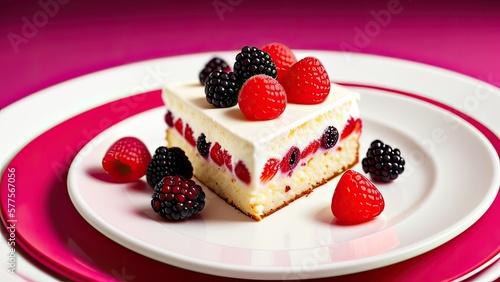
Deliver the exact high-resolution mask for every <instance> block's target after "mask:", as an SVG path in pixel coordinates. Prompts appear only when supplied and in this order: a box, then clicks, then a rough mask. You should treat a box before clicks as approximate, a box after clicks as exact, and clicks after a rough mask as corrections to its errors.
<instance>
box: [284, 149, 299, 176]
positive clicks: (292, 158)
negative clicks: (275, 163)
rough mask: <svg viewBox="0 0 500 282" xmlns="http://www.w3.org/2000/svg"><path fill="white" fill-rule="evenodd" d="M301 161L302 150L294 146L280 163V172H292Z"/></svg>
mask: <svg viewBox="0 0 500 282" xmlns="http://www.w3.org/2000/svg"><path fill="white" fill-rule="evenodd" d="M299 161H300V150H299V148H297V147H295V146H293V147H292V148H290V150H289V151H288V152H287V153H286V155H285V157H284V158H283V159H282V160H281V162H280V170H281V172H283V173H287V172H291V171H292V170H293V169H294V168H295V167H296V166H297V164H298V163H299Z"/></svg>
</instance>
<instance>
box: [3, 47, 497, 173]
mask: <svg viewBox="0 0 500 282" xmlns="http://www.w3.org/2000/svg"><path fill="white" fill-rule="evenodd" d="M226 52H233V51H220V52H217V51H208V52H201V53H192V54H184V55H176V56H169V57H164V58H156V59H151V60H147V61H140V62H135V63H130V64H125V65H120V66H116V67H112V68H109V69H105V70H101V71H98V72H93V73H90V74H87V75H84V76H80V77H75V78H73V79H70V80H68V81H65V82H61V83H58V84H56V85H53V86H51V87H48V88H46V89H44V90H41V91H37V92H35V93H34V94H33V95H29V96H27V97H24V98H23V99H20V100H18V101H16V102H15V103H13V104H10V105H8V106H7V107H6V108H4V109H2V111H0V121H5V120H6V119H7V117H10V116H12V112H14V110H15V109H17V108H19V107H21V108H22V107H24V106H26V104H27V105H28V106H30V105H31V106H33V105H34V104H36V103H37V102H38V101H37V99H34V97H38V96H45V95H46V92H47V91H49V90H52V89H53V88H57V87H59V86H60V85H61V84H65V83H74V82H75V81H78V80H80V79H81V78H82V77H87V76H93V75H96V74H100V73H102V72H105V71H112V70H115V69H118V68H123V67H131V65H137V64H138V65H144V64H149V63H148V62H151V61H157V60H165V59H172V58H179V57H185V56H192V55H200V54H210V55H212V54H213V53H226ZM307 52H324V53H328V54H333V55H335V54H342V53H346V52H339V51H331V50H307ZM350 56H352V57H355V58H361V57H376V58H378V59H381V60H390V61H393V62H396V64H402V65H404V67H408V66H409V67H415V66H416V65H421V66H423V67H424V68H425V69H427V68H432V69H434V70H435V71H436V72H438V73H440V75H447V74H449V75H451V76H452V78H453V79H458V80H466V82H468V83H476V82H477V83H480V84H487V85H489V84H488V83H486V82H484V81H480V80H478V79H475V78H472V77H469V76H465V75H463V74H460V73H458V72H454V71H451V70H447V69H443V68H439V67H435V66H431V65H427V64H422V63H418V62H414V61H409V60H405V59H398V58H391V57H387V56H382V55H372V54H361V53H354V54H350ZM490 87H492V88H495V89H496V86H493V85H490ZM497 93H498V91H496V92H495V93H494V94H497ZM130 95H133V93H132V94H130ZM422 95H424V97H427V96H426V95H428V93H422ZM117 97H121V98H124V97H125V96H120V95H115V96H112V97H107V98H108V100H106V101H104V100H103V101H99V103H104V102H111V101H114V100H116V98H117ZM432 98H433V99H436V97H432ZM437 98H440V97H437ZM448 98H449V100H447V101H445V102H443V103H444V104H446V105H451V104H453V103H455V102H456V99H455V98H456V96H453V95H452V96H449V97H447V99H448ZM453 100H455V101H453ZM20 101H22V103H20ZM437 101H439V100H437ZM440 102H442V101H440ZM20 104H22V105H21V106H19V105H20ZM14 105H15V106H14ZM78 106H79V107H78V109H77V110H74V111H73V112H71V113H66V116H65V119H63V120H61V121H59V122H63V121H64V120H66V119H69V118H70V117H72V116H74V115H77V114H79V113H81V112H83V111H85V110H86V109H82V108H80V107H81V106H82V105H78ZM450 107H451V106H450ZM14 108H15V109H14ZM13 109H14V110H13ZM4 110H8V111H4ZM9 114H10V115H9ZM471 116H473V117H474V119H476V117H475V113H472V114H471ZM4 118H6V119H4ZM37 121H38V120H37ZM481 124H482V122H481ZM4 125H5V124H2V126H4ZM43 127H44V126H42V127H41V128H43ZM46 127H48V126H46ZM4 128H5V127H4ZM487 128H488V129H489V130H490V131H491V128H489V127H487ZM43 130H45V129H43ZM30 133H31V134H28V135H25V136H22V137H23V140H22V141H21V142H19V143H18V144H15V146H12V147H9V146H6V147H7V148H9V151H10V153H11V154H10V155H9V154H6V155H3V156H2V157H1V158H0V164H1V165H2V170H5V169H6V167H7V166H8V164H9V163H10V161H11V160H12V158H13V157H14V156H15V155H16V154H18V153H19V151H20V150H22V148H23V147H24V146H26V145H27V144H28V143H29V142H30V141H32V140H34V139H35V138H36V137H37V136H39V135H40V134H43V132H42V133H40V132H30ZM494 136H495V138H497V139H498V135H494ZM18 141H19V140H18ZM0 142H2V141H0ZM4 148H5V147H4ZM11 148H12V149H11Z"/></svg>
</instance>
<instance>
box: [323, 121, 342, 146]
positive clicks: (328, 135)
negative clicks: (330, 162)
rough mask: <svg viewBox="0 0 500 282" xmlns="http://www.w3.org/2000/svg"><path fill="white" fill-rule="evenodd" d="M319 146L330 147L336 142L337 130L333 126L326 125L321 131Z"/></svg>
mask: <svg viewBox="0 0 500 282" xmlns="http://www.w3.org/2000/svg"><path fill="white" fill-rule="evenodd" d="M320 140H321V147H322V148H324V149H330V148H333V147H334V146H335V144H337V141H338V140H339V131H338V130H337V128H335V126H331V125H330V126H328V127H327V128H326V129H325V131H324V132H323V135H321V139H320Z"/></svg>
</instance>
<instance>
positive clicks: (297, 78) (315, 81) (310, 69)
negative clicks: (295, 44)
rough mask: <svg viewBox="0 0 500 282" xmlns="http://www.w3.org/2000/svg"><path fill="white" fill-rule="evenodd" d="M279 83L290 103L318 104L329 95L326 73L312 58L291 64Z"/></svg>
mask: <svg viewBox="0 0 500 282" xmlns="http://www.w3.org/2000/svg"><path fill="white" fill-rule="evenodd" d="M280 82H281V83H282V84H283V88H285V91H286V95H287V99H288V102H290V103H296V104H319V103H321V102H323V101H324V100H325V99H326V98H327V97H328V94H330V87H331V85H330V78H329V76H328V73H327V72H326V70H325V67H324V66H323V64H322V63H321V62H320V61H319V60H318V59H316V58H314V57H306V58H304V59H302V60H300V61H298V62H297V63H295V64H293V66H292V67H290V69H289V70H288V71H287V72H286V73H285V75H284V77H283V78H282V79H280Z"/></svg>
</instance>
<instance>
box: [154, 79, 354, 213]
mask: <svg viewBox="0 0 500 282" xmlns="http://www.w3.org/2000/svg"><path fill="white" fill-rule="evenodd" d="M162 95H163V100H164V102H165V105H166V107H167V115H166V122H167V124H168V125H169V126H168V129H167V136H166V139H167V142H168V144H167V145H168V146H169V147H180V148H182V149H183V150H184V151H185V153H186V155H187V156H188V157H189V159H190V161H191V163H192V165H193V168H194V174H195V176H196V177H197V179H198V180H199V181H201V182H202V183H204V184H205V185H206V186H207V187H209V188H210V189H211V190H212V191H213V192H214V193H216V194H217V195H219V196H220V197H221V198H223V199H224V200H226V201H227V202H228V203H229V204H231V205H233V206H234V207H236V208H237V209H239V210H240V211H241V212H243V213H244V214H246V215H248V216H249V217H251V218H253V219H254V220H256V221H259V220H262V219H263V218H264V217H266V216H268V215H270V214H272V213H274V212H276V211H277V210H279V209H281V208H283V207H285V206H287V205H288V204H290V203H291V202H293V201H294V200H296V199H298V198H300V197H302V196H304V195H307V194H309V193H311V192H312V191H313V189H314V188H316V187H318V186H320V185H322V184H324V183H326V182H327V181H328V180H329V179H331V178H333V177H335V176H336V175H339V174H340V173H342V172H343V171H345V170H346V169H348V168H351V167H352V166H353V165H354V164H356V163H357V162H358V149H359V142H358V140H359V137H360V134H361V120H360V118H359V116H360V115H359V107H358V101H359V98H360V96H359V94H358V93H355V92H352V91H349V90H348V89H346V88H344V87H342V86H339V85H336V84H331V88H330V93H329V95H328V97H327V98H326V99H325V100H324V101H323V102H321V103H318V104H312V105H303V104H293V103H290V104H288V105H287V106H286V109H285V111H284V112H283V113H282V114H281V115H280V116H279V117H277V118H275V119H271V120H265V121H249V120H248V119H246V118H245V116H244V115H243V114H242V112H241V111H240V110H239V109H238V107H228V108H215V107H213V106H212V105H210V104H209V103H207V101H206V98H205V94H204V87H203V86H202V85H201V84H200V83H199V82H193V83H175V84H169V85H167V86H166V87H165V88H164V89H163V94H162Z"/></svg>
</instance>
